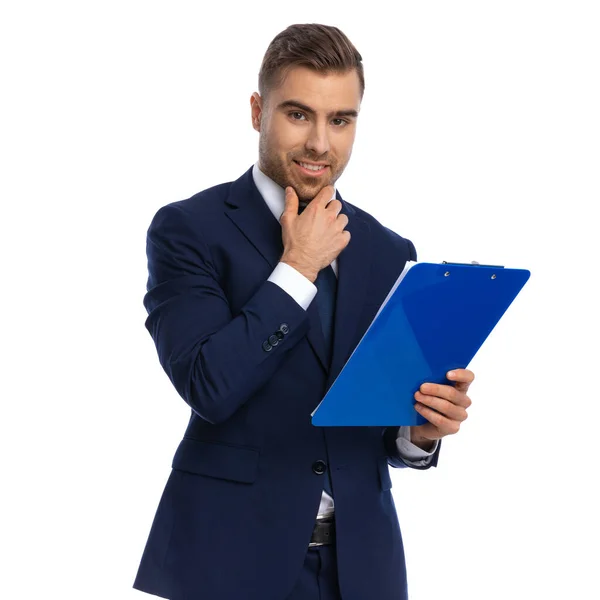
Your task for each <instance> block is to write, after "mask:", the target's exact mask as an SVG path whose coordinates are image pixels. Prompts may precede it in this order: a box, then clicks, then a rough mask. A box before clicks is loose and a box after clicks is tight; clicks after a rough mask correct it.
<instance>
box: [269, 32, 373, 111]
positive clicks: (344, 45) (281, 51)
mask: <svg viewBox="0 0 600 600" xmlns="http://www.w3.org/2000/svg"><path fill="white" fill-rule="evenodd" d="M296 66H303V67H308V68H310V69H313V70H314V71H317V72H319V73H346V72H348V71H351V70H352V69H356V72H357V74H358V79H359V83H360V97H361V99H362V97H363V94H364V91H365V77H364V72H363V65H362V56H361V55H360V53H359V52H358V50H357V49H356V48H355V47H354V45H353V44H352V42H351V41H350V40H349V39H348V38H347V37H346V35H345V34H344V33H343V32H342V31H340V30H339V29H338V28H337V27H333V26H330V25H319V24H317V23H306V24H300V25H290V26H289V27H288V28H287V29H284V30H283V31H282V32H281V33H279V34H277V36H275V38H273V40H272V41H271V43H270V44H269V47H268V48H267V51H266V53H265V56H264V58H263V61H262V64H261V67H260V72H259V74H258V91H259V93H260V95H261V96H262V97H263V98H264V99H265V100H266V97H267V95H268V93H269V92H270V91H271V90H272V89H273V88H276V87H278V86H280V85H281V83H282V82H283V80H284V78H285V76H286V74H287V72H288V71H289V70H290V69H291V68H292V67H296Z"/></svg>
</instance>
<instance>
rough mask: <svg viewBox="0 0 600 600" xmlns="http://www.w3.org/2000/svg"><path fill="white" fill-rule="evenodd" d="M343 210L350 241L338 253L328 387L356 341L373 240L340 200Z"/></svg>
mask: <svg viewBox="0 0 600 600" xmlns="http://www.w3.org/2000/svg"><path fill="white" fill-rule="evenodd" d="M336 197H337V199H338V200H340V201H341V202H342V213H343V214H345V215H347V217H348V225H347V227H346V229H347V230H348V231H349V232H350V235H351V237H350V243H349V244H348V245H347V246H346V248H344V250H342V252H341V253H340V255H339V256H338V262H337V266H338V288H337V299H336V308H335V321H334V336H333V356H332V360H331V370H330V372H329V378H328V384H327V387H328V388H329V386H330V385H331V384H332V383H333V381H334V380H335V378H336V377H337V376H338V374H339V372H340V371H341V370H342V367H343V366H344V364H345V362H346V361H347V360H348V358H349V357H350V353H351V349H352V348H353V345H355V342H357V341H358V340H356V339H355V336H356V334H357V328H358V323H359V317H360V312H361V309H362V307H363V303H364V299H365V295H366V291H367V282H368V275H369V271H370V267H371V261H372V259H373V257H372V244H371V243H370V236H371V233H370V227H369V225H368V224H367V223H366V221H363V220H362V219H361V218H360V217H359V216H358V215H357V213H356V211H355V210H354V208H352V207H351V206H350V205H349V204H347V203H346V202H344V200H342V198H341V196H340V195H339V192H337V191H336Z"/></svg>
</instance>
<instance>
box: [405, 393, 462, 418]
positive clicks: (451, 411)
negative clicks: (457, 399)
mask: <svg viewBox="0 0 600 600" xmlns="http://www.w3.org/2000/svg"><path fill="white" fill-rule="evenodd" d="M415 400H416V401H417V402H420V403H421V404H425V405H426V406H429V407H430V408H433V409H434V410H436V411H437V412H439V413H440V414H442V415H444V416H445V417H448V418H449V419H452V420H453V421H460V422H462V421H466V420H467V417H468V416H469V415H468V414H467V411H466V409H465V408H464V407H463V406H460V405H457V404H453V403H452V402H450V401H448V400H444V399H443V398H439V397H437V396H427V395H426V394H422V393H421V392H416V393H415Z"/></svg>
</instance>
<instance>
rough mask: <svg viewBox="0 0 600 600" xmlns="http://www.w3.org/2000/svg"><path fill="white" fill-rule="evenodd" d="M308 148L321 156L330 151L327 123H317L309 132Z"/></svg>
mask: <svg viewBox="0 0 600 600" xmlns="http://www.w3.org/2000/svg"><path fill="white" fill-rule="evenodd" d="M305 146H306V149H307V150H310V151H311V153H312V154H314V155H316V156H321V155H322V154H325V153H326V152H328V151H329V138H328V133H327V124H326V123H315V124H314V125H313V126H312V127H311V128H310V132H309V134H308V139H307V140H306V144H305Z"/></svg>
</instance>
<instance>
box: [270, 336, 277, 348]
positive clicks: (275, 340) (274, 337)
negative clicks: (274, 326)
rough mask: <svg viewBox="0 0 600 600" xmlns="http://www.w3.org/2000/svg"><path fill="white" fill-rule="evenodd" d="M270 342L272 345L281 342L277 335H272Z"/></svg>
mask: <svg viewBox="0 0 600 600" xmlns="http://www.w3.org/2000/svg"><path fill="white" fill-rule="evenodd" d="M269 344H271V346H277V344H279V338H278V337H277V336H276V335H272V336H270V337H269Z"/></svg>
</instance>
